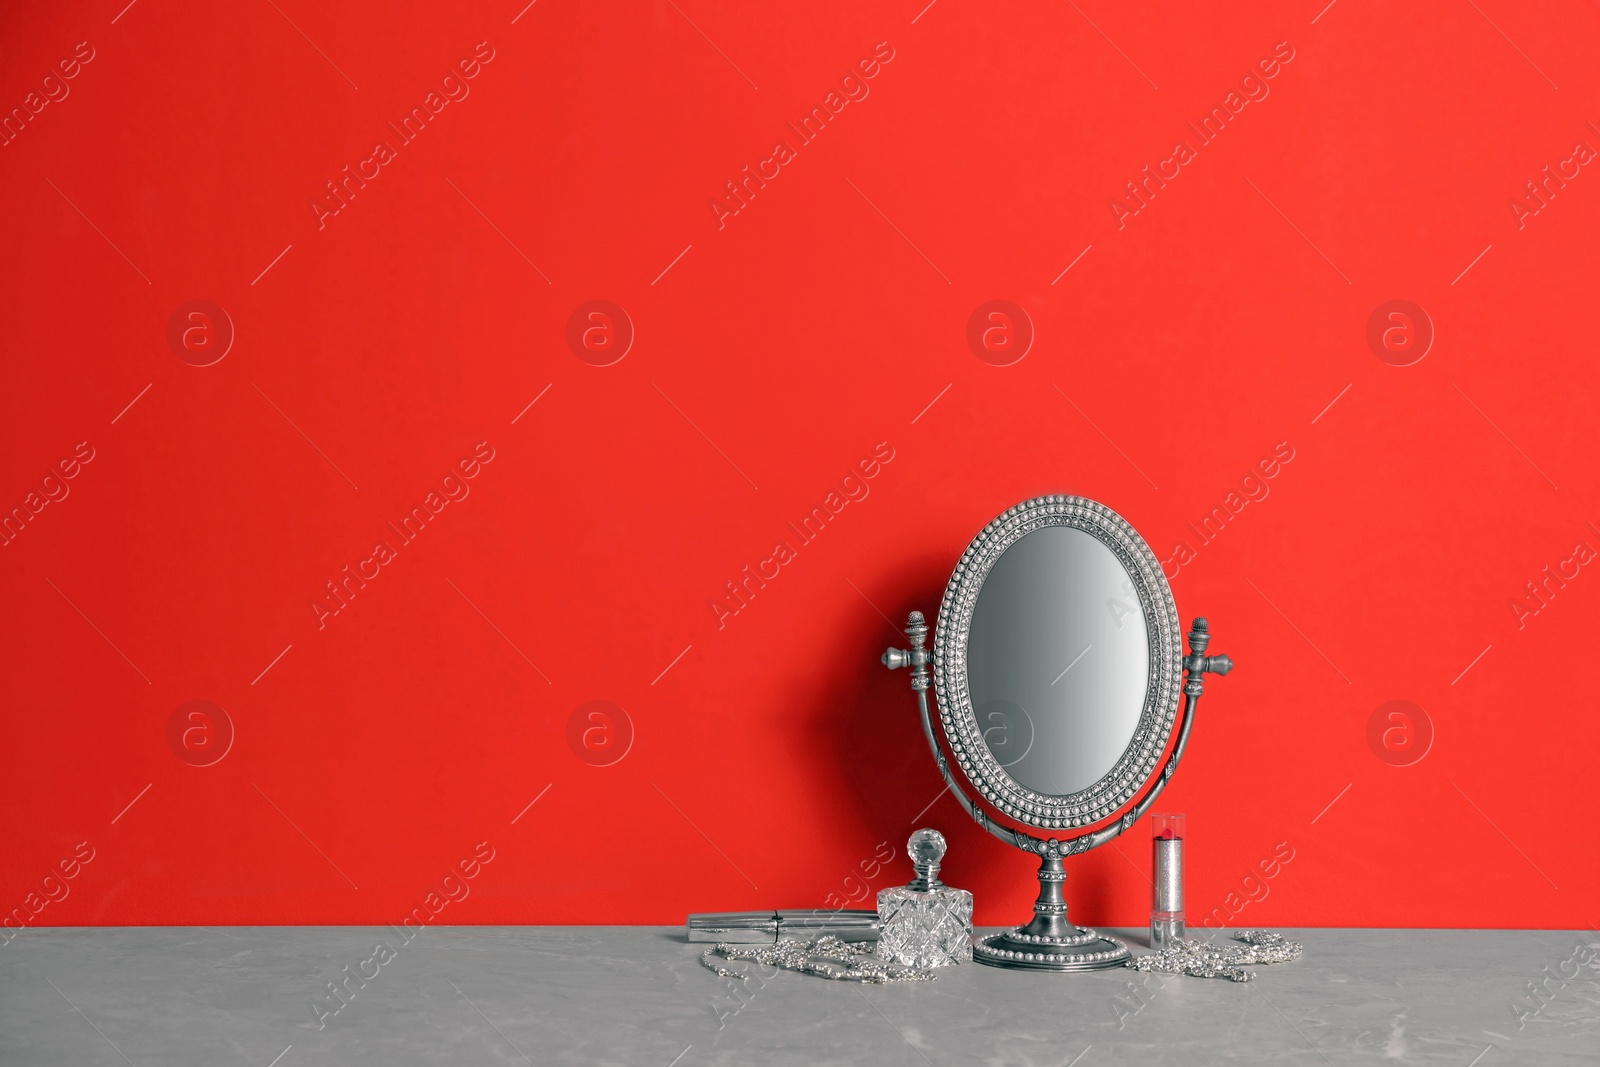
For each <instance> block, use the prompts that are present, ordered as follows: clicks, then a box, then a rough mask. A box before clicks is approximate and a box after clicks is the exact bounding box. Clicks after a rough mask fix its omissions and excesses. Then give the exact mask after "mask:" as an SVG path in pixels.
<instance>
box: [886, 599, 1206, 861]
mask: <svg viewBox="0 0 1600 1067" xmlns="http://www.w3.org/2000/svg"><path fill="white" fill-rule="evenodd" d="M906 636H907V637H908V638H910V640H911V648H910V649H909V650H906V649H898V648H891V649H889V650H888V651H886V652H884V654H883V665H884V666H885V667H888V668H889V669H890V670H897V669H899V668H901V667H910V668H911V688H912V689H913V690H915V691H916V694H917V708H918V710H919V711H920V712H921V713H922V731H923V733H924V734H925V735H926V736H927V739H928V747H929V748H930V749H932V751H933V758H934V761H935V762H937V763H938V765H939V773H940V774H942V775H943V776H944V780H945V784H946V785H947V786H948V787H949V789H950V792H951V793H952V794H953V795H954V796H955V798H956V801H957V802H958V803H959V804H960V805H961V807H962V808H963V809H964V810H965V811H966V813H967V814H968V815H970V816H972V819H973V821H974V822H976V823H977V824H978V825H979V826H981V827H983V828H984V829H985V830H987V831H989V832H990V833H991V834H993V835H994V836H995V837H998V838H999V839H1000V840H1002V841H1004V842H1006V843H1007V844H1010V845H1014V846H1016V847H1017V848H1020V849H1023V850H1024V851H1027V852H1032V853H1035V854H1037V855H1039V856H1040V857H1042V859H1043V861H1044V862H1045V863H1050V862H1051V859H1052V857H1054V859H1055V863H1057V864H1059V862H1060V859H1059V857H1061V856H1070V855H1074V854H1076V853H1079V852H1086V851H1088V850H1089V849H1091V848H1097V847H1098V846H1100V845H1103V844H1105V843H1106V842H1107V841H1110V840H1111V839H1112V838H1114V837H1116V836H1117V835H1118V834H1120V833H1122V832H1124V831H1125V830H1127V829H1129V828H1130V827H1132V826H1133V824H1134V823H1136V822H1138V821H1139V818H1140V817H1141V816H1143V815H1144V813H1145V812H1146V811H1148V810H1150V805H1151V804H1153V803H1155V799H1156V797H1157V796H1159V795H1160V794H1161V791H1162V790H1163V789H1165V788H1166V785H1167V781H1168V780H1169V779H1170V778H1171V777H1172V772H1173V771H1175V770H1176V769H1177V767H1178V760H1179V758H1180V757H1182V755H1183V750H1184V746H1185V745H1187V744H1188V741H1189V728H1190V727H1191V726H1192V725H1194V711H1195V707H1196V706H1197V705H1198V704H1199V702H1200V696H1201V694H1202V692H1203V691H1204V684H1203V681H1202V676H1203V675H1206V674H1218V675H1222V674H1227V673H1228V672H1229V671H1231V670H1233V660H1232V659H1230V658H1229V657H1227V656H1223V655H1218V656H1208V655H1206V650H1207V648H1208V647H1209V646H1210V644H1211V634H1210V631H1209V629H1208V628H1207V625H1206V620H1205V619H1203V618H1196V619H1195V620H1194V625H1193V627H1192V628H1191V629H1190V630H1189V655H1187V656H1185V657H1183V670H1184V681H1183V711H1182V716H1183V724H1182V726H1180V727H1179V729H1178V740H1177V742H1176V743H1175V744H1174V745H1173V746H1172V752H1171V753H1170V754H1169V755H1168V756H1167V761H1166V763H1165V765H1163V766H1162V768H1161V774H1160V775H1159V776H1158V777H1157V778H1156V780H1155V782H1154V783H1153V784H1152V785H1151V787H1150V789H1149V791H1148V792H1146V793H1145V795H1144V796H1143V797H1142V798H1141V799H1140V800H1139V801H1138V803H1136V804H1135V805H1134V806H1133V807H1132V808H1130V809H1128V811H1127V812H1126V813H1125V814H1124V815H1123V816H1122V818H1120V819H1118V820H1117V821H1116V822H1114V823H1111V824H1110V825H1108V826H1103V827H1101V828H1100V829H1099V830H1096V831H1095V832H1093V833H1090V834H1080V835H1078V836H1076V837H1069V838H1066V839H1065V840H1062V839H1058V838H1054V837H1052V838H1049V839H1048V840H1046V839H1044V838H1039V837H1034V836H1033V835H1032V834H1029V833H1026V832H1024V831H1022V830H1012V829H1010V828H1008V827H1004V826H1001V825H999V824H998V823H996V822H994V821H993V820H992V819H990V818H989V816H988V815H987V814H986V813H985V812H984V811H983V809H982V808H980V807H978V806H977V805H975V804H974V803H973V802H972V800H971V799H970V798H969V797H968V796H967V794H966V793H965V792H964V791H963V790H962V788H961V786H960V784H959V783H958V782H957V781H956V777H955V774H954V773H953V772H952V771H951V769H950V763H949V761H948V760H947V759H946V758H945V754H944V749H943V748H942V747H941V746H940V744H939V740H938V737H937V736H936V735H935V734H934V732H933V717H932V715H931V714H930V712H929V710H928V686H929V684H930V683H929V678H928V664H929V663H930V662H932V660H933V657H932V655H931V654H930V653H929V652H928V650H927V640H928V624H927V622H926V621H925V620H924V619H923V617H922V612H920V611H913V612H912V613H911V614H910V616H909V617H908V619H907V623H906Z"/></svg>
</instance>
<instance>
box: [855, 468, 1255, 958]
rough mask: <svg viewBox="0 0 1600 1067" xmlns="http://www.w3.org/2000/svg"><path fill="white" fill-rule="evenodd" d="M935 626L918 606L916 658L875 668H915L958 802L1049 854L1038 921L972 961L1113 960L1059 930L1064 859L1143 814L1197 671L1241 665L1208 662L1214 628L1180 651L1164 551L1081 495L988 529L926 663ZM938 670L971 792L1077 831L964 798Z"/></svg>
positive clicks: (942, 614) (1095, 937)
mask: <svg viewBox="0 0 1600 1067" xmlns="http://www.w3.org/2000/svg"><path fill="white" fill-rule="evenodd" d="M927 632H928V628H927V625H926V623H925V622H924V620H923V617H922V614H921V613H920V612H912V613H911V618H910V622H909V624H908V625H907V627H906V634H907V636H908V637H910V638H911V642H912V648H911V649H910V650H902V649H890V650H889V651H888V652H886V653H884V657H883V662H884V664H885V665H886V666H889V667H891V668H894V667H910V668H911V669H912V680H911V685H912V688H913V689H914V690H915V691H916V693H917V700H918V706H919V707H920V709H921V711H922V719H923V729H924V732H925V733H926V734H927V739H928V743H929V745H930V746H931V748H932V749H933V754H934V759H935V760H936V761H937V762H938V764H939V769H940V771H941V772H942V773H943V775H944V778H945V781H946V783H947V784H948V785H949V786H950V791H951V793H952V794H953V795H954V796H955V798H956V800H957V801H958V802H959V803H960V804H961V806H962V807H963V808H965V809H966V810H967V812H968V813H969V814H971V815H972V817H973V818H974V819H975V820H977V822H978V823H979V825H981V826H983V827H984V829H986V830H988V831H989V832H990V833H992V834H994V835H995V836H996V837H999V838H1001V839H1002V840H1004V841H1006V842H1008V843H1009V844H1012V845H1015V846H1016V847H1018V848H1021V849H1026V850H1027V851H1029V852H1033V853H1035V854H1037V855H1038V856H1039V859H1040V866H1039V882H1040V890H1039V900H1038V902H1037V903H1036V904H1035V905H1034V918H1033V921H1032V922H1030V923H1028V924H1027V925H1025V926H1022V927H1018V928H1016V929H1014V930H1012V931H1010V932H1008V933H1004V934H993V935H990V936H988V937H985V938H982V939H981V940H979V941H978V942H977V943H976V944H975V945H974V946H973V958H974V959H976V960H978V961H979V962H981V963H988V964H992V965H994V966H999V967H1016V968H1026V969H1033V970H1057V971H1061V970H1085V969H1093V968H1098V967H1108V966H1116V965H1118V964H1120V963H1121V962H1122V961H1124V960H1126V959H1127V958H1128V949H1127V946H1125V945H1123V944H1122V943H1121V942H1120V941H1118V940H1117V939H1115V938H1111V937H1105V936H1102V935H1100V934H1097V933H1095V932H1094V931H1093V930H1086V929H1083V928H1081V927H1078V926H1074V925H1072V924H1071V923H1069V922H1067V917H1066V910H1067V909H1066V903H1065V898H1064V897H1063V895H1062V881H1063V879H1064V873H1063V868H1062V862H1061V861H1062V858H1063V857H1064V856H1067V855H1071V854H1073V853H1077V852H1084V851H1087V850H1088V849H1090V848H1093V847H1095V846H1097V845H1101V844H1104V843H1105V842H1107V841H1109V840H1111V838H1113V837H1115V836H1116V835H1117V834H1119V833H1121V832H1123V831H1124V830H1127V829H1128V828H1129V827H1130V826H1132V825H1133V823H1134V821H1135V820H1137V819H1138V818H1139V816H1140V815H1142V814H1144V812H1145V811H1146V810H1148V808H1149V806H1150V804H1151V803H1152V802H1153V801H1154V800H1155V797H1156V795H1157V794H1158V793H1160V791H1161V788H1162V787H1163V786H1164V785H1165V783H1166V782H1167V780H1168V779H1169V778H1170V777H1171V774H1172V771H1173V769H1174V768H1175V767H1176V765H1177V761H1178V758H1179V757H1180V756H1181V755H1182V753H1183V747H1184V744H1185V742H1186V741H1187V738H1188V733H1189V727H1190V726H1191V725H1192V723H1193V721H1194V705H1195V701H1197V700H1198V699H1199V697H1200V694H1201V692H1202V685H1201V675H1202V674H1204V673H1206V672H1211V673H1216V674H1226V673H1227V672H1228V671H1229V670H1230V669H1231V668H1232V662H1231V661H1230V660H1229V659H1228V657H1226V656H1207V655H1206V654H1205V652H1206V648H1207V646H1208V644H1209V643H1210V640H1211V638H1210V634H1209V632H1208V631H1207V628H1206V622H1205V620H1204V619H1196V620H1195V622H1194V628H1193V629H1192V630H1190V632H1189V647H1190V654H1189V655H1187V656H1185V655H1184V652H1183V643H1182V641H1183V635H1182V633H1181V632H1180V628H1179V625H1178V611H1177V606H1176V605H1175V604H1174V603H1173V600H1172V589H1171V587H1170V586H1169V585H1168V584H1167V579H1166V575H1164V574H1163V573H1162V572H1161V564H1160V562H1159V561H1158V560H1157V559H1156V557H1155V553H1153V552H1151V551H1150V547H1149V546H1148V545H1147V544H1145V541H1144V538H1142V537H1140V536H1139V533H1138V531H1136V530H1135V529H1134V528H1133V527H1132V526H1130V525H1128V523H1127V521H1126V520H1124V519H1123V518H1122V516H1120V515H1118V514H1117V513H1116V512H1115V511H1112V510H1111V509H1110V508H1108V507H1106V506H1105V505H1104V504H1099V503H1096V502H1095V501H1093V500H1087V499H1084V498H1083V497H1076V496H1042V497H1036V498H1034V499H1032V500H1027V501H1024V502H1023V503H1021V504H1018V505H1017V506H1016V507H1013V508H1010V509H1009V510H1007V511H1006V512H1005V513H1004V514H1002V515H1000V516H999V517H998V518H996V519H995V520H994V521H993V522H991V523H989V525H988V526H986V527H984V529H983V531H982V532H980V533H979V534H978V536H977V537H975V538H973V540H972V543H971V544H970V545H968V546H967V550H966V551H965V552H964V553H963V554H962V556H961V560H960V562H959V563H957V565H956V568H955V571H954V573H953V574H951V576H950V584H949V585H948V586H947V587H946V588H945V594H944V600H943V602H942V603H941V604H940V605H939V616H938V628H937V631H936V633H935V635H934V647H933V653H932V655H929V654H928V650H927V648H926V647H925V643H926V639H927ZM930 665H931V666H932V668H933V670H932V672H931V673H932V675H933V678H932V681H933V685H934V689H935V692H936V695H937V704H938V712H939V723H940V726H941V727H942V733H943V734H944V738H945V743H946V744H947V745H948V746H949V749H950V752H951V754H952V755H954V757H955V763H956V764H957V765H958V766H959V767H960V768H961V775H962V777H964V778H965V780H966V781H967V783H969V784H970V785H971V787H972V788H973V789H975V790H976V791H977V793H978V794H979V796H980V797H981V798H982V799H983V800H985V801H987V802H988V803H989V805H990V806H992V807H993V808H995V809H997V810H998V811H1000V812H1001V813H1003V814H1004V815H1006V816H1008V817H1009V818H1010V819H1011V820H1013V821H1014V822H1016V823H1019V824H1021V825H1023V826H1026V827H1032V828H1037V829H1039V830H1042V831H1050V830H1070V831H1077V832H1076V833H1066V834H1056V835H1052V836H1049V837H1042V836H1035V835H1033V834H1031V833H1028V832H1027V831H1025V830H1018V829H1014V828H1011V827H1008V826H1006V825H1004V824H1002V823H1000V822H997V821H996V820H995V819H994V818H993V817H991V816H990V815H989V814H988V813H987V812H986V811H984V810H983V809H982V808H980V807H979V806H978V805H977V804H976V803H974V801H973V800H972V799H971V798H969V797H968V796H967V794H966V791H965V790H964V789H963V787H962V784H961V782H960V781H959V780H958V779H957V777H956V776H955V774H954V772H953V771H952V770H951V767H950V763H949V761H948V760H947V759H946V758H945V756H944V753H943V751H942V750H941V748H940V745H939V741H938V738H937V737H936V736H935V733H934V728H933V722H932V719H931V717H930V715H929V710H928V701H927V693H926V690H927V688H928V682H929V677H928V676H929V673H930V672H929V669H928V668H929V666H930ZM1180 691H1181V692H1182V694H1183V710H1182V714H1181V716H1180V714H1179V709H1178V698H1179V693H1180ZM1163 754H1165V758H1166V762H1165V764H1164V765H1163V766H1160V767H1159V768H1158V763H1160V762H1161V760H1162V757H1163ZM1119 813H1120V817H1117V818H1115V819H1113V816H1119ZM1096 824H1099V825H1098V826H1097V825H1096Z"/></svg>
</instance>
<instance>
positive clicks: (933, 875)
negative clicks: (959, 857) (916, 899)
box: [906, 828, 947, 893]
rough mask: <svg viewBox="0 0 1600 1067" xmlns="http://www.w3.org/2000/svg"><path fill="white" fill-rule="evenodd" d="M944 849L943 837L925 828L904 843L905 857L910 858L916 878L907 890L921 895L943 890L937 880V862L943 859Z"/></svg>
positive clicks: (941, 883)
mask: <svg viewBox="0 0 1600 1067" xmlns="http://www.w3.org/2000/svg"><path fill="white" fill-rule="evenodd" d="M946 847H947V846H946V845H945V841H944V835H943V834H941V833H940V832H939V831H937V830H933V829H926V828H925V829H922V830H918V831H917V832H916V833H914V834H912V835H911V837H910V838H909V839H908V840H907V841H906V855H908V856H910V857H911V864H912V866H913V868H914V869H915V870H916V872H917V876H916V877H915V878H913V879H912V880H911V881H910V883H909V884H908V885H907V888H909V889H915V890H918V891H919V892H923V893H927V892H931V891H933V890H935V889H943V888H944V883H943V882H941V881H940V880H939V861H940V860H942V859H944V853H945V849H946Z"/></svg>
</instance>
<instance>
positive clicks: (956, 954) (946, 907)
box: [877, 886, 972, 967]
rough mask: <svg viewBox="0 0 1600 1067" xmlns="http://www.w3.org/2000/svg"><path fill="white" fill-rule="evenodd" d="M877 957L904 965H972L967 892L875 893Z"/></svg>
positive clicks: (894, 890) (896, 890) (897, 890)
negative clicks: (876, 907)
mask: <svg viewBox="0 0 1600 1067" xmlns="http://www.w3.org/2000/svg"><path fill="white" fill-rule="evenodd" d="M878 923H879V925H880V927H881V930H880V932H879V934H878V949H877V954H878V958H879V959H880V960H884V961H886V962H889V963H899V964H903V965H905V966H907V967H948V966H950V965H951V964H956V963H970V962H971V961H972V894H971V893H969V892H967V891H966V890H965V889H952V888H950V887H949V886H943V887H941V888H939V889H932V890H926V891H924V890H918V889H912V888H911V887H910V886H894V887H892V888H889V889H885V890H882V891H881V892H879V893H878Z"/></svg>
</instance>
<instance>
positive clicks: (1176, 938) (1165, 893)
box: [1150, 815, 1187, 952]
mask: <svg viewBox="0 0 1600 1067" xmlns="http://www.w3.org/2000/svg"><path fill="white" fill-rule="evenodd" d="M1152 822H1153V824H1154V826H1153V829H1154V832H1155V837H1154V838H1153V840H1152V841H1151V848H1152V855H1151V867H1152V869H1153V870H1154V872H1155V876H1154V878H1153V879H1152V881H1153V884H1154V888H1153V889H1152V890H1151V897H1150V947H1151V949H1153V950H1154V951H1156V952H1160V951H1162V950H1163V949H1167V948H1172V947H1174V946H1176V945H1178V944H1179V943H1181V942H1182V941H1183V937H1184V914H1183V838H1184V831H1185V829H1186V826H1185V823H1186V822H1187V820H1186V819H1185V818H1184V817H1183V816H1182V815H1157V816H1155V817H1154V819H1153V820H1152Z"/></svg>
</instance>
